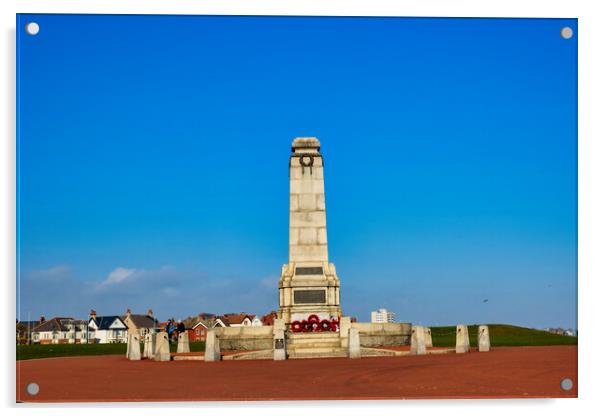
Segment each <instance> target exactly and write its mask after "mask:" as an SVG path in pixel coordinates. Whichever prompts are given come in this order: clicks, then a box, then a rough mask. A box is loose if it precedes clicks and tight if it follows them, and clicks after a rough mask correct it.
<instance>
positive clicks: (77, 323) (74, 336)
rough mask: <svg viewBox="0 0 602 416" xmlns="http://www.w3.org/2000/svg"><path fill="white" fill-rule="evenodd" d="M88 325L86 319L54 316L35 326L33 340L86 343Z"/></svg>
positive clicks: (38, 342)
mask: <svg viewBox="0 0 602 416" xmlns="http://www.w3.org/2000/svg"><path fill="white" fill-rule="evenodd" d="M86 326H87V322H86V321H81V320H77V319H73V318H62V317H56V318H52V319H49V320H47V321H43V322H40V324H39V325H38V326H36V327H35V328H33V330H32V331H31V340H32V342H33V343H35V344H85V343H87V342H88V337H87V331H86V329H87V328H86Z"/></svg>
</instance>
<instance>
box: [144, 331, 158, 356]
mask: <svg viewBox="0 0 602 416" xmlns="http://www.w3.org/2000/svg"><path fill="white" fill-rule="evenodd" d="M156 338H157V334H151V333H149V334H146V335H145V336H144V352H143V353H142V357H143V358H149V359H152V358H153V356H154V355H155V342H156Z"/></svg>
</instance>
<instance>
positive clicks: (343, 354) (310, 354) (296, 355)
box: [288, 348, 349, 360]
mask: <svg viewBox="0 0 602 416" xmlns="http://www.w3.org/2000/svg"><path fill="white" fill-rule="evenodd" d="M348 355H349V354H348V353H347V350H345V349H344V348H339V349H332V350H330V351H316V350H298V351H289V352H288V358H289V359H291V360H297V359H303V358H347V356H348Z"/></svg>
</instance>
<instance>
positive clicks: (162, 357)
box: [153, 332, 171, 361]
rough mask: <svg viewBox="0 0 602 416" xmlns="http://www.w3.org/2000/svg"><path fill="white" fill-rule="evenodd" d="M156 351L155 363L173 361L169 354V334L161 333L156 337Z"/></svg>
mask: <svg viewBox="0 0 602 416" xmlns="http://www.w3.org/2000/svg"><path fill="white" fill-rule="evenodd" d="M155 341H156V344H155V351H154V353H153V360H155V361H169V360H171V353H170V352H169V340H168V339H167V332H159V333H158V334H156V337H155Z"/></svg>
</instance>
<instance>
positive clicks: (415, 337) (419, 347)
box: [410, 326, 426, 355]
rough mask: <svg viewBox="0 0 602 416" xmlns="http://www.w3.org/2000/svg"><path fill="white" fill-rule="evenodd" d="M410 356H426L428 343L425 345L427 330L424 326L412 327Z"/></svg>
mask: <svg viewBox="0 0 602 416" xmlns="http://www.w3.org/2000/svg"><path fill="white" fill-rule="evenodd" d="M410 354H412V355H425V354H426V343H425V330H424V327H423V326H412V339H411V346H410Z"/></svg>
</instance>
